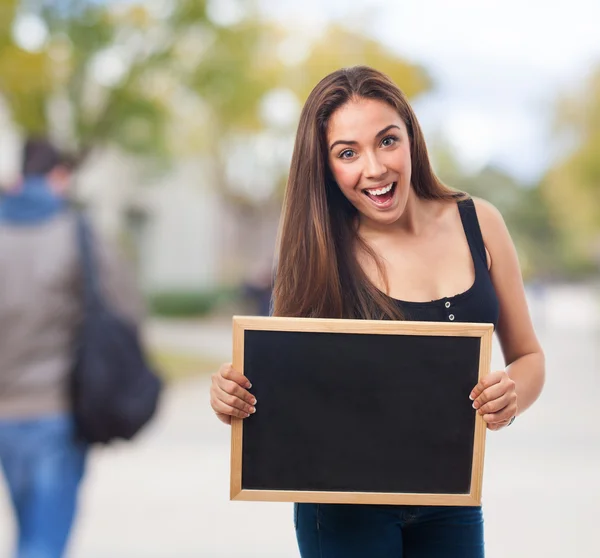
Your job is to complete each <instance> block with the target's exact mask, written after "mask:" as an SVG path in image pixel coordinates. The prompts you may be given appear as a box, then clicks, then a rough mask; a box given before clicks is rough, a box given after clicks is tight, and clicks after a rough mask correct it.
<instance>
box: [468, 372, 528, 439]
mask: <svg viewBox="0 0 600 558" xmlns="http://www.w3.org/2000/svg"><path fill="white" fill-rule="evenodd" d="M469 397H470V398H471V399H472V400H473V408H474V409H477V412H478V413H479V414H480V415H483V420H484V421H485V422H486V423H487V427H488V428H489V429H490V430H500V429H501V428H503V427H505V426H507V425H508V423H509V422H510V420H511V419H512V418H513V417H514V416H516V414H517V411H518V406H517V392H516V391H515V382H514V381H513V380H511V378H510V376H509V375H508V374H507V373H506V372H505V371H504V370H502V371H499V372H493V373H491V374H488V375H487V376H485V377H484V378H483V379H481V381H480V382H479V383H478V384H477V385H476V386H475V387H474V388H473V391H471V395H470V396H469Z"/></svg>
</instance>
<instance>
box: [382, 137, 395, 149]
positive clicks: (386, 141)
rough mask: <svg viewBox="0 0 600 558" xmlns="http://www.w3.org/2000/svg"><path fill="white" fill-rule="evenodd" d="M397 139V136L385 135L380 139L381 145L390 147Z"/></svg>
mask: <svg viewBox="0 0 600 558" xmlns="http://www.w3.org/2000/svg"><path fill="white" fill-rule="evenodd" d="M397 141H398V137H397V136H387V137H385V138H383V139H382V140H381V145H382V146H383V147H390V146H392V145H394V144H395V143H396V142H397Z"/></svg>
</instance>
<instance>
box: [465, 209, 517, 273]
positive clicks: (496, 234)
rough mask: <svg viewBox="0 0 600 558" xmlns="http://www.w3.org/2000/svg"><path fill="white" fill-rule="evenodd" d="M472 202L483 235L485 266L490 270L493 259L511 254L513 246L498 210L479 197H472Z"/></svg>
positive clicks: (498, 259) (500, 259)
mask: <svg viewBox="0 0 600 558" xmlns="http://www.w3.org/2000/svg"><path fill="white" fill-rule="evenodd" d="M473 203H474V204H475V209H476V211H477V219H478V221H479V227H480V228H481V235H482V236H483V243H484V245H485V250H486V257H487V266H488V269H490V270H491V268H492V263H493V262H494V261H502V260H503V259H504V257H505V256H507V255H512V254H513V253H514V251H515V248H514V245H513V242H512V239H511V237H510V233H509V232H508V229H507V228H506V223H505V222H504V218H503V217H502V214H501V213H500V211H498V209H497V208H496V207H495V206H494V205H493V204H491V203H490V202H488V201H486V200H483V199H481V198H473ZM509 257H510V256H509Z"/></svg>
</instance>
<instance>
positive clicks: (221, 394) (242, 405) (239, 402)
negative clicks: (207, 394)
mask: <svg viewBox="0 0 600 558" xmlns="http://www.w3.org/2000/svg"><path fill="white" fill-rule="evenodd" d="M212 393H213V395H214V399H216V400H217V401H221V402H222V403H224V404H225V405H227V406H228V407H233V408H235V409H239V410H240V411H242V412H244V413H246V414H249V415H252V414H254V413H255V412H256V407H254V406H253V405H249V404H248V403H246V402H245V401H244V400H243V399H240V398H239V397H237V396H235V395H232V394H230V393H227V392H226V391H223V390H222V389H219V388H218V387H217V388H216V389H215V390H214V391H213V392H212Z"/></svg>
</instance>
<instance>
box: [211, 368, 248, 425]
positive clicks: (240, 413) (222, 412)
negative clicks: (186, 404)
mask: <svg viewBox="0 0 600 558" xmlns="http://www.w3.org/2000/svg"><path fill="white" fill-rule="evenodd" d="M251 387H252V384H251V383H250V382H249V381H248V378H246V376H244V375H243V374H240V373H239V372H238V371H237V370H235V369H234V368H233V366H232V365H231V364H230V363H228V364H223V365H222V366H221V368H220V369H219V371H218V372H216V373H215V374H213V375H212V385H211V386H210V406H211V407H212V408H213V411H214V412H215V414H216V415H217V417H218V419H219V420H220V421H222V422H224V423H225V424H231V417H237V418H241V419H244V418H248V417H249V416H250V415H251V414H253V413H255V412H256V407H254V405H256V398H255V397H254V396H253V395H252V394H251V393H250V392H249V391H247V390H248V389H250V388H251Z"/></svg>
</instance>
